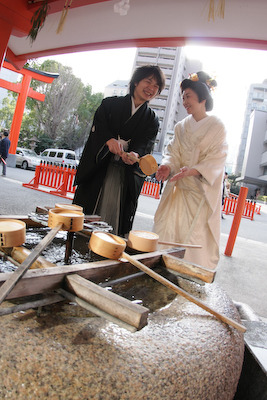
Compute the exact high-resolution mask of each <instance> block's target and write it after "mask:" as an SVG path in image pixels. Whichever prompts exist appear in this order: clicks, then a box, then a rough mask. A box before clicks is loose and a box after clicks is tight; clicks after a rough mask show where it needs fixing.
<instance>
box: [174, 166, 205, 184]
mask: <svg viewBox="0 0 267 400" xmlns="http://www.w3.org/2000/svg"><path fill="white" fill-rule="evenodd" d="M186 176H200V173H199V172H198V170H197V169H195V168H189V167H183V168H180V172H178V174H175V175H173V177H172V178H171V179H170V182H175V181H178V180H179V179H183V178H185V177H186Z"/></svg>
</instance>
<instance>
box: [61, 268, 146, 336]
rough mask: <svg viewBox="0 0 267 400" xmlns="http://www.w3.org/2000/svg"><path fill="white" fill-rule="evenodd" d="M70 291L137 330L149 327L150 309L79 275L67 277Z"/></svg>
mask: <svg viewBox="0 0 267 400" xmlns="http://www.w3.org/2000/svg"><path fill="white" fill-rule="evenodd" d="M66 282H67V287H68V289H70V290H71V292H73V293H74V294H75V295H76V296H78V297H79V298H80V299H82V300H84V301H86V302H88V303H89V304H92V305H93V306H94V307H97V308H99V309H100V310H102V311H104V312H106V313H108V314H109V315H112V316H113V317H115V318H117V319H119V320H121V321H123V322H126V323H127V324H129V325H132V326H134V327H135V328H136V329H137V330H139V329H142V328H143V327H144V326H145V325H147V317H148V313H149V309H148V308H146V307H143V306H141V305H140V304H135V303H132V302H131V301H130V300H128V299H125V298H124V297H122V296H119V295H118V294H116V293H113V292H110V291H108V290H107V289H104V288H102V287H100V286H98V285H96V284H95V283H93V282H90V281H88V280H86V279H84V278H82V277H81V276H79V275H77V274H73V275H68V276H66Z"/></svg>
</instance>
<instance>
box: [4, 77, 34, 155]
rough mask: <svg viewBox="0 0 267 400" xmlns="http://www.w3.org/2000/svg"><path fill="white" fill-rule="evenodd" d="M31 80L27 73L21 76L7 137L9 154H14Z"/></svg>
mask: <svg viewBox="0 0 267 400" xmlns="http://www.w3.org/2000/svg"><path fill="white" fill-rule="evenodd" d="M31 80H32V78H31V77H30V76H29V75H24V76H23V78H22V82H21V91H20V93H19V95H18V99H17V103H16V108H15V112H14V117H13V120H12V124H11V128H10V135H9V139H10V141H11V145H10V149H9V153H10V154H16V150H17V145H18V140H19V133H20V127H21V123H22V118H23V114H24V108H25V105H26V101H27V97H28V92H29V88H30V84H31Z"/></svg>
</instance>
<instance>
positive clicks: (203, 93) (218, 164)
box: [154, 71, 227, 269]
mask: <svg viewBox="0 0 267 400" xmlns="http://www.w3.org/2000/svg"><path fill="white" fill-rule="evenodd" d="M216 85H217V84H216V81H214V80H212V79H211V78H210V77H209V76H208V75H207V74H206V73H204V72H202V71H201V72H198V73H197V74H192V75H190V76H189V79H184V80H183V81H182V82H181V92H182V96H183V105H184V107H185V108H186V110H187V113H188V114H190V115H189V116H188V117H186V118H185V119H183V120H182V121H180V122H178V123H177V125H176V126H175V131H174V138H173V139H172V140H171V142H170V143H169V144H168V146H167V149H166V152H165V154H164V158H163V161H162V165H161V166H160V167H159V169H158V172H157V175H156V178H157V180H162V181H165V180H166V179H168V182H167V185H166V187H165V190H164V192H163V195H162V198H161V201H160V204H159V206H158V209H157V211H156V214H155V219H154V231H155V232H156V233H157V234H158V235H159V237H160V240H164V241H172V242H180V243H191V244H199V245H201V246H202V248H187V249H186V251H185V257H184V259H185V260H187V261H191V262H193V263H196V264H199V265H202V266H203V267H206V268H209V269H215V268H216V266H217V263H218V261H219V238H220V220H221V199H222V180H223V176H224V165H225V160H226V156H227V144H226V139H225V137H226V133H225V128H224V125H223V124H222V122H221V121H220V120H219V119H218V118H217V117H215V116H208V115H207V113H206V112H207V111H211V110H212V108H213V99H212V97H211V94H210V90H211V88H213V87H214V86H216Z"/></svg>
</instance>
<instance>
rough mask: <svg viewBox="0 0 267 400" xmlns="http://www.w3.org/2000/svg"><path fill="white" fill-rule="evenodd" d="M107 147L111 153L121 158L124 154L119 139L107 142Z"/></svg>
mask: <svg viewBox="0 0 267 400" xmlns="http://www.w3.org/2000/svg"><path fill="white" fill-rule="evenodd" d="M106 145H107V146H108V149H109V151H110V152H111V153H113V154H118V155H119V156H120V155H121V154H122V153H123V147H122V144H121V143H120V142H119V141H118V140H117V139H114V138H112V139H109V140H108V141H107V142H106Z"/></svg>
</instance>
